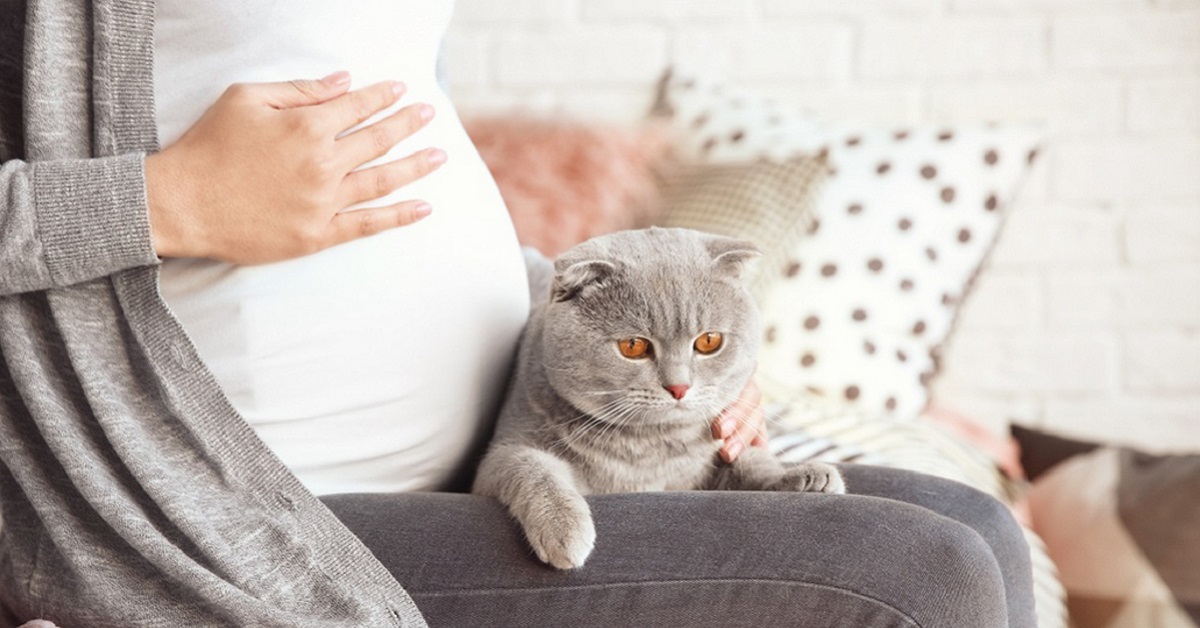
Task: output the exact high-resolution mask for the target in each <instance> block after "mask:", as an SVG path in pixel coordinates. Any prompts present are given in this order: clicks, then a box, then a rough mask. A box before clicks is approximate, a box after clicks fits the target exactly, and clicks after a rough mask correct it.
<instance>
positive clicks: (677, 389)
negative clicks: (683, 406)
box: [663, 384, 691, 400]
mask: <svg viewBox="0 0 1200 628" xmlns="http://www.w3.org/2000/svg"><path fill="white" fill-rule="evenodd" d="M663 388H666V389H667V392H669V393H671V396H672V397H674V398H675V399H677V400H678V399H683V396H684V395H686V394H687V391H688V389H689V388H691V386H688V385H687V384H672V385H670V386H663Z"/></svg>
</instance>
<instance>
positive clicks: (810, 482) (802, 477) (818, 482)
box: [785, 462, 846, 495]
mask: <svg viewBox="0 0 1200 628" xmlns="http://www.w3.org/2000/svg"><path fill="white" fill-rule="evenodd" d="M785 480H786V481H787V482H788V483H789V484H790V485H791V490H794V491H803V492H807V493H830V494H836V495H842V494H844V493H845V492H846V481H845V480H843V479H842V474H841V472H840V471H838V470H837V467H835V466H833V465H831V464H827V463H824V462H805V463H803V464H800V465H798V466H795V467H792V468H791V469H788V473H787V476H786V477H785Z"/></svg>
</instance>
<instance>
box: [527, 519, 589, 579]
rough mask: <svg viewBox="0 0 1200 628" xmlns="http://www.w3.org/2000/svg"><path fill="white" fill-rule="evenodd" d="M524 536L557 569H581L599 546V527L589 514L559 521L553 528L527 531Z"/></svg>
mask: <svg viewBox="0 0 1200 628" xmlns="http://www.w3.org/2000/svg"><path fill="white" fill-rule="evenodd" d="M565 519H571V520H570V521H564V520H565ZM525 536H526V537H527V538H528V539H529V544H530V545H531V546H533V551H534V553H536V554H537V557H538V558H539V559H541V561H542V562H543V563H546V564H548V565H550V566H552V567H554V568H556V569H575V568H577V567H582V566H583V563H584V562H585V561H586V560H587V558H588V556H590V555H591V553H592V548H594V547H595V546H596V526H595V525H594V524H593V523H592V518H591V516H590V515H585V516H583V517H563V518H559V521H556V522H555V523H554V524H552V525H541V526H538V527H537V529H536V530H530V529H526V531H525Z"/></svg>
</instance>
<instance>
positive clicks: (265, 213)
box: [146, 72, 446, 264]
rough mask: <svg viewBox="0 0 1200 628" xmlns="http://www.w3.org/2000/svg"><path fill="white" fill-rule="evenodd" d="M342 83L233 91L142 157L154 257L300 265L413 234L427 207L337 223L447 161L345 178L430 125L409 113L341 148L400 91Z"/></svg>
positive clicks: (424, 114) (425, 159)
mask: <svg viewBox="0 0 1200 628" xmlns="http://www.w3.org/2000/svg"><path fill="white" fill-rule="evenodd" d="M349 85H350V76H349V74H347V73H345V72H338V73H336V74H332V75H330V76H327V77H325V78H324V79H321V80H318V81H289V82H284V83H241V84H236V85H233V86H231V87H230V88H229V89H227V90H226V91H225V93H224V94H222V95H221V97H220V99H218V100H217V102H216V103H214V104H213V106H212V107H210V108H209V109H208V111H206V112H205V113H204V115H203V116H201V118H200V120H198V121H197V122H196V124H195V125H193V126H192V127H191V128H190V129H188V131H187V132H186V133H185V134H184V135H183V137H181V138H180V139H179V141H178V142H176V143H175V144H172V145H171V146H169V147H167V148H166V149H164V150H162V151H161V152H159V153H156V154H153V155H150V156H148V157H147V158H146V187H147V194H148V197H149V204H150V226H151V232H152V237H153V240H154V247H155V250H156V251H157V253H158V254H159V256H161V257H204V258H210V259H217V260H222V261H226V262H232V263H235V264H260V263H266V262H274V261H280V260H285V259H289V258H293V257H299V256H302V255H307V254H310V253H315V252H317V251H320V250H322V249H325V248H328V247H331V246H334V245H337V244H341V243H344V242H348V241H350V240H354V239H356V238H361V237H364V236H369V235H373V234H376V233H379V232H380V231H383V230H385V229H390V228H393V227H400V226H404V225H408V224H412V223H413V222H416V221H417V220H420V219H421V218H423V217H424V216H426V215H428V214H429V211H430V207H429V205H428V204H427V203H424V202H422V201H418V200H411V201H405V202H402V203H398V204H395V205H389V206H386V207H380V208H374V209H364V210H356V211H352V212H345V213H339V212H340V210H342V209H344V208H346V207H349V206H350V205H353V204H355V203H359V202H363V201H369V200H372V199H376V198H379V197H381V196H385V195H387V194H389V193H391V192H392V191H393V190H396V189H397V188H400V187H402V186H404V185H407V184H409V183H411V182H413V181H416V180H417V179H420V178H421V177H423V176H425V175H426V174H429V173H430V172H432V171H433V170H434V169H435V168H437V167H438V166H439V165H441V163H442V162H444V161H445V159H446V154H445V153H444V152H442V151H441V150H438V149H426V150H423V151H420V152H418V153H415V154H413V155H409V156H408V157H405V158H403V159H399V160H397V161H393V162H390V163H387V164H384V165H380V166H374V167H371V168H367V169H364V170H361V171H358V172H351V171H352V170H354V169H355V168H357V167H358V166H361V165H362V164H364V163H366V162H368V161H371V160H372V159H375V158H377V157H380V156H382V155H384V154H385V153H387V152H388V150H390V149H391V148H392V147H393V146H395V145H396V144H397V143H398V142H400V141H401V140H403V139H405V138H407V137H409V136H410V135H412V134H413V133H415V132H416V131H417V130H419V129H420V128H421V127H423V126H425V124H426V123H427V122H428V121H429V120H430V119H431V118H432V117H433V108H432V107H430V106H429V105H422V104H417V105H410V106H408V107H405V108H403V109H401V110H399V111H397V112H396V113H394V114H392V115H390V116H388V117H386V118H384V119H383V120H380V121H378V122H376V123H374V124H371V125H370V126H367V127H364V128H362V129H359V130H357V131H355V132H353V133H351V134H348V135H346V136H344V137H342V138H340V139H338V135H340V134H341V133H343V132H344V131H346V130H347V129H349V128H351V127H353V126H355V125H357V124H359V123H361V122H363V121H365V120H367V119H368V118H370V117H371V116H372V115H374V114H375V113H377V112H379V111H381V110H383V109H386V108H387V107H390V106H391V105H393V104H395V102H396V101H397V100H398V99H399V98H400V95H401V94H402V93H403V91H404V86H403V85H402V84H401V83H393V82H387V83H379V84H376V85H371V86H369V87H365V88H363V89H359V90H355V91H348V88H349Z"/></svg>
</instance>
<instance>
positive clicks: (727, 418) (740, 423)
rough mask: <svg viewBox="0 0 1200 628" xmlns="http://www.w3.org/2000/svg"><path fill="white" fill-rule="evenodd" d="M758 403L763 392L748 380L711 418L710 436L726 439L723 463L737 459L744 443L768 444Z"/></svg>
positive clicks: (722, 446) (752, 381) (760, 445)
mask: <svg viewBox="0 0 1200 628" xmlns="http://www.w3.org/2000/svg"><path fill="white" fill-rule="evenodd" d="M761 402H762V391H760V390H759V389H758V384H756V383H754V380H753V379H751V380H750V381H749V382H746V387H745V388H743V389H742V392H741V394H740V395H738V398H737V400H735V401H734V402H733V405H731V406H729V407H728V408H726V409H725V411H724V412H722V413H721V416H719V417H717V418H716V420H715V421H713V425H712V433H713V438H719V439H723V440H724V441H725V442H724V443H723V444H722V445H721V449H720V454H721V459H723V460H724V461H725V462H733V461H734V460H737V457H738V456H739V455H740V454H741V453H742V451H744V450H745V449H746V446H747V445H750V446H751V447H765V446H766V445H767V422H766V417H765V416H764V415H763V411H762V407H761V406H760V405H759V404H760V403H761Z"/></svg>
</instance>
